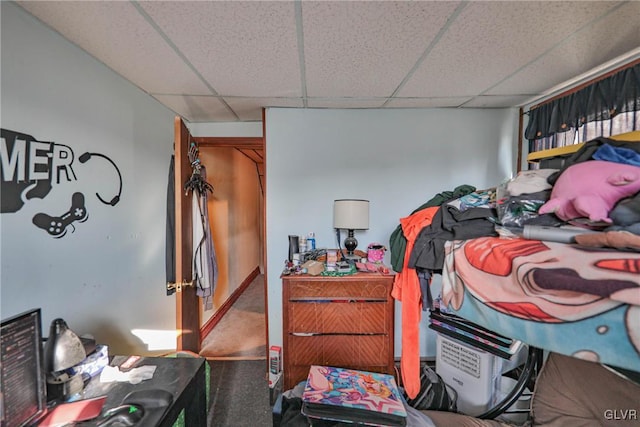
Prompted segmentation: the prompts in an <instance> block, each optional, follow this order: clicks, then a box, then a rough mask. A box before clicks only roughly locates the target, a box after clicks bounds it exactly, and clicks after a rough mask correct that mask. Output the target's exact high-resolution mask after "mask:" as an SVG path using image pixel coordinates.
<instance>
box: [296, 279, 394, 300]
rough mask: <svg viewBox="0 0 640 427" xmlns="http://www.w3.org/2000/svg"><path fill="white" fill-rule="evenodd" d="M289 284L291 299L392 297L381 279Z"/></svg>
mask: <svg viewBox="0 0 640 427" xmlns="http://www.w3.org/2000/svg"><path fill="white" fill-rule="evenodd" d="M288 286H289V299H290V300H291V301H295V300H297V299H313V298H368V299H379V300H383V301H386V300H387V299H388V298H391V296H390V289H389V287H388V286H385V284H384V283H380V280H366V279H363V280H361V281H359V282H354V281H344V282H342V281H336V280H335V279H332V280H331V279H329V280H296V281H292V282H290V283H289V284H288Z"/></svg>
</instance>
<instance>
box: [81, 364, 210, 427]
mask: <svg viewBox="0 0 640 427" xmlns="http://www.w3.org/2000/svg"><path fill="white" fill-rule="evenodd" d="M126 359H127V356H115V357H114V358H113V359H112V360H111V363H110V364H111V366H119V365H120V364H122V363H123V362H124V361H125V360H126ZM205 363H207V362H206V359H204V358H196V357H193V358H192V357H143V358H142V359H140V360H138V362H137V363H136V364H135V365H134V367H139V366H144V365H155V366H156V370H155V372H154V374H153V378H151V379H148V380H144V381H142V382H140V383H138V384H130V383H128V382H112V383H101V382H100V376H96V377H94V378H92V379H91V381H90V382H89V384H87V386H86V387H85V389H84V391H83V393H82V394H83V396H82V397H83V398H91V397H97V396H104V395H106V396H107V399H106V401H105V404H104V409H103V410H108V409H110V408H113V407H116V406H119V405H121V404H122V402H123V399H124V398H125V396H127V395H128V394H129V393H131V392H133V391H139V390H142V391H144V390H148V391H150V390H157V389H161V390H166V391H168V392H169V393H171V394H172V395H173V403H172V404H171V405H170V407H169V408H168V409H167V410H166V412H165V414H164V417H162V419H161V420H160V421H159V422H158V423H157V424H156V425H157V426H159V427H170V426H172V425H173V424H174V423H175V421H176V420H177V418H178V416H179V415H180V412H181V411H182V410H183V409H184V410H185V414H184V415H185V424H186V426H194V427H201V426H206V425H207V398H206V384H205V378H206V370H205ZM84 425H91V424H89V423H87V424H85V423H83V426H84ZM145 427H147V425H145Z"/></svg>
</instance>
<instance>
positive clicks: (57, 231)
mask: <svg viewBox="0 0 640 427" xmlns="http://www.w3.org/2000/svg"><path fill="white" fill-rule="evenodd" d="M88 217H89V214H88V213H87V209H86V207H85V205H84V194H82V193H73V196H72V197H71V208H69V210H68V211H67V212H65V213H63V214H62V215H60V216H50V215H47V214H45V213H39V214H36V215H35V216H34V217H33V223H34V224H35V225H36V226H37V227H39V228H42V229H43V230H45V231H46V232H47V233H49V234H50V235H51V236H53V237H55V238H56V239H59V238H61V237H63V236H64V235H65V234H67V227H69V226H71V227H73V231H72V233H73V232H74V231H75V226H74V225H73V223H74V222H76V221H77V222H85V221H86V220H87V218H88Z"/></svg>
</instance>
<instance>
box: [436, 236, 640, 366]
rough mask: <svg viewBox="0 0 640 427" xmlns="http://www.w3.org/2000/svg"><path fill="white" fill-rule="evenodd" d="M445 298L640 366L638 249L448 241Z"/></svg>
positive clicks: (470, 313)
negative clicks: (633, 250)
mask: <svg viewBox="0 0 640 427" xmlns="http://www.w3.org/2000/svg"><path fill="white" fill-rule="evenodd" d="M442 275H443V278H442V279H443V280H442V282H443V284H442V301H443V303H444V304H445V306H446V307H447V308H448V309H450V310H451V311H452V312H454V313H455V314H457V315H459V316H460V317H463V318H465V319H467V320H469V321H472V322H474V323H476V324H479V325H481V326H484V327H486V328H488V329H490V330H493V331H495V332H497V333H500V334H502V335H505V336H508V337H511V338H514V339H518V340H521V341H523V342H525V343H527V344H529V345H530V346H534V347H538V348H541V349H544V350H548V351H554V352H557V353H561V354H565V355H568V356H573V357H577V358H581V359H586V360H590V361H594V362H599V363H604V364H609V365H612V366H616V367H620V368H624V369H630V370H633V371H640V252H625V251H620V250H611V249H606V248H593V247H582V246H580V245H577V244H565V243H556V242H548V241H540V240H527V239H523V238H506V239H505V238H501V237H480V238H476V239H471V240H464V241H462V240H455V241H449V242H447V243H446V245H445V268H444V269H443V273H442Z"/></svg>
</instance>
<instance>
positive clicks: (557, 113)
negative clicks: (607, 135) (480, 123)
mask: <svg viewBox="0 0 640 427" xmlns="http://www.w3.org/2000/svg"><path fill="white" fill-rule="evenodd" d="M639 110H640V63H637V64H635V65H633V66H631V67H629V68H626V69H624V70H621V71H619V72H617V73H615V74H612V75H611V76H609V77H606V78H604V79H602V80H598V81H596V82H594V83H592V84H590V85H588V86H586V87H584V88H582V89H580V90H577V91H575V92H572V93H570V94H568V95H566V96H563V97H561V98H558V99H555V100H553V101H550V102H548V103H545V104H543V105H540V106H539V107H536V108H535V109H532V110H530V111H529V124H528V125H527V129H526V130H525V138H527V139H528V140H529V141H533V140H538V139H542V138H546V137H549V136H551V135H554V134H556V133H561V132H567V131H569V130H574V131H575V130H576V129H578V128H579V127H580V126H582V125H584V124H586V123H589V122H593V121H601V120H609V119H612V118H613V117H615V116H616V115H618V114H620V113H627V112H631V111H639ZM634 130H635V129H634Z"/></svg>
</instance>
